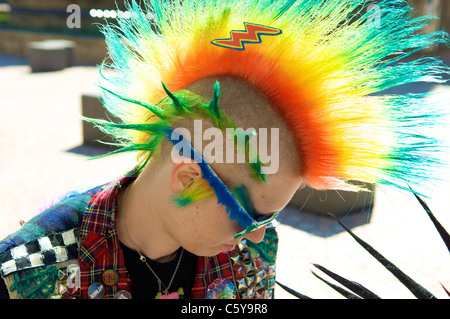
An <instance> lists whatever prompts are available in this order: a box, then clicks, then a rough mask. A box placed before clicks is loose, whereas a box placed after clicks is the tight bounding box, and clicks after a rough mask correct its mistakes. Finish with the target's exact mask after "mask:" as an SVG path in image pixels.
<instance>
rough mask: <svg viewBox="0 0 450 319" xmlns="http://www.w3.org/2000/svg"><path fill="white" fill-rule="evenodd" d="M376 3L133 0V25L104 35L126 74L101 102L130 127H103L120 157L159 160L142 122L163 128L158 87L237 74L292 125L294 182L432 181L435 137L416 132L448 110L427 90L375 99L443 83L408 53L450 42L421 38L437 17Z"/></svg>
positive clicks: (399, 3)
mask: <svg viewBox="0 0 450 319" xmlns="http://www.w3.org/2000/svg"><path fill="white" fill-rule="evenodd" d="M369 5H370V1H368V0H314V1H313V0H297V1H295V0H286V1H275V0H274V1H266V0H264V1H262V0H261V1H259V0H228V1H217V0H216V1H214V0H204V1H199V0H183V1H163V0H154V1H149V2H148V3H145V4H144V7H143V8H141V7H140V6H139V5H138V4H136V2H134V1H133V2H132V3H131V4H129V5H128V10H129V12H130V13H131V15H130V17H129V18H121V19H118V26H114V25H106V26H105V27H104V28H103V32H104V34H105V36H106V41H107V44H108V47H109V52H110V59H111V61H112V63H111V65H110V67H112V68H113V69H115V70H116V71H118V72H117V75H116V76H113V77H111V78H109V79H107V80H106V79H105V80H106V81H105V82H104V83H103V84H102V86H103V87H104V88H105V91H104V93H105V94H104V97H103V99H104V104H105V107H106V108H107V109H108V111H109V112H111V113H112V114H114V115H115V116H118V117H119V118H120V119H121V120H122V121H123V123H124V126H122V127H120V126H114V127H111V126H108V125H107V124H106V123H101V124H104V127H105V130H106V131H107V132H108V128H111V129H112V130H111V131H110V133H112V134H114V135H115V136H118V137H119V138H120V141H121V143H122V145H123V146H124V147H125V148H124V150H141V151H142V150H145V151H148V152H150V153H151V151H152V149H153V148H155V147H156V145H157V144H158V143H153V144H152V143H148V141H149V140H150V141H151V135H152V134H156V133H155V130H153V131H151V130H150V131H149V130H147V131H146V130H145V129H143V128H144V126H140V125H137V124H145V123H148V122H149V121H150V122H154V121H155V120H156V119H162V120H163V121H165V120H164V113H165V112H169V110H168V109H169V108H170V107H174V106H173V105H171V106H170V105H169V106H168V105H165V106H164V107H163V106H162V105H155V104H157V103H158V102H159V101H161V100H163V99H164V97H165V96H166V94H167V91H166V90H165V89H164V87H163V86H162V85H161V83H162V82H164V83H165V85H166V86H167V88H168V89H170V91H172V92H177V91H179V90H182V89H183V88H185V87H186V86H187V85H189V84H191V83H194V82H196V81H199V80H201V79H204V78H207V77H219V76H232V77H237V78H240V79H243V80H245V81H247V82H249V83H251V84H252V85H253V86H254V87H256V88H257V89H259V90H260V91H261V92H263V93H264V94H265V96H266V97H267V99H268V100H269V101H270V102H271V103H272V105H273V107H274V108H275V109H276V110H277V111H278V113H279V114H280V116H282V118H283V119H284V120H285V121H286V123H287V124H288V126H289V127H290V128H291V130H292V132H293V134H294V136H295V139H296V143H297V150H298V155H299V156H300V159H301V161H302V170H301V172H298V174H299V176H300V175H301V176H302V177H303V178H304V179H305V181H306V182H307V183H308V184H309V185H310V186H311V187H314V188H320V189H352V188H353V186H352V184H351V183H349V181H351V180H359V181H363V182H369V183H379V184H387V185H393V186H397V187H400V188H403V189H408V188H407V185H417V184H419V183H420V182H421V181H423V179H428V178H430V177H432V173H433V169H434V168H436V167H437V164H438V163H439V162H438V159H437V156H435V154H436V152H437V151H438V150H439V149H440V147H441V145H440V142H439V140H438V139H436V138H434V137H432V136H425V135H421V134H420V132H421V130H422V129H428V128H433V126H435V125H436V124H437V123H438V122H439V121H438V120H440V119H442V116H443V115H444V113H443V104H442V103H439V102H434V103H432V102H431V100H429V99H427V98H425V95H423V94H422V95H419V94H415V95H414V94H408V95H380V94H379V93H381V92H382V91H384V90H386V89H390V88H393V87H395V86H399V85H403V84H408V83H413V82H419V81H428V82H436V83H441V82H444V81H445V80H444V77H443V74H449V68H448V67H446V66H445V65H444V64H442V62H441V61H439V60H438V59H436V58H431V57H422V58H417V59H415V60H414V59H411V57H412V54H414V53H416V52H417V51H420V50H422V49H425V48H428V47H430V46H431V45H437V44H439V43H448V35H447V34H446V33H445V32H441V31H439V32H434V33H430V34H421V33H420V31H421V29H422V28H423V27H424V26H426V25H427V24H428V23H429V22H430V21H431V18H430V17H419V18H413V13H414V12H413V9H412V8H411V7H410V6H409V5H408V3H407V1H403V0H384V1H379V2H378V3H377V5H375V6H372V7H370V6H369ZM370 8H372V9H370ZM407 57H408V59H407V60H408V61H405V59H404V58H407ZM113 92H114V93H113ZM377 93H378V94H377ZM139 101H140V102H139ZM143 106H144V107H143ZM164 123H166V125H169V126H170V123H168V122H167V121H165V122H164ZM126 124H128V126H127V125H126ZM130 124H133V125H134V124H136V125H134V126H130ZM146 143H147V146H145V145H146Z"/></svg>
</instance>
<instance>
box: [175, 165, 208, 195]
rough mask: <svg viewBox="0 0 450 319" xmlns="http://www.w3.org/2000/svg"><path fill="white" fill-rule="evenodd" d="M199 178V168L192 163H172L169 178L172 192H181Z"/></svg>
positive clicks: (200, 174)
mask: <svg viewBox="0 0 450 319" xmlns="http://www.w3.org/2000/svg"><path fill="white" fill-rule="evenodd" d="M201 176H202V172H201V169H200V166H199V165H198V164H197V163H195V162H194V161H190V162H182V163H174V165H173V168H172V173H171V177H170V185H171V188H172V191H173V192H174V193H175V194H176V193H179V192H181V191H182V190H183V189H185V188H186V187H188V186H189V185H191V184H192V183H193V182H194V181H195V180H197V179H198V178H200V177H201Z"/></svg>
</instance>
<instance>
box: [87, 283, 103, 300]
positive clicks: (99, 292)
mask: <svg viewBox="0 0 450 319" xmlns="http://www.w3.org/2000/svg"><path fill="white" fill-rule="evenodd" d="M104 296H105V287H104V286H103V285H102V283H100V282H94V283H93V284H92V285H90V286H89V288H88V297H89V298H90V299H102V298H103V297H104Z"/></svg>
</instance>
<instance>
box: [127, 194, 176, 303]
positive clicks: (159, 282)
mask: <svg viewBox="0 0 450 319" xmlns="http://www.w3.org/2000/svg"><path fill="white" fill-rule="evenodd" d="M129 187H130V186H128V187H127V189H126V190H125V193H124V194H123V200H122V212H121V213H122V214H121V215H122V216H121V218H120V220H121V222H122V225H123V229H124V230H125V233H126V234H127V237H128V239H129V240H130V242H131V243H132V244H133V246H134V249H135V250H136V251H137V252H138V254H139V256H140V257H139V260H140V261H141V262H143V263H144V264H145V265H146V266H147V267H148V269H150V271H151V272H152V274H153V275H154V276H155V277H156V281H157V282H158V288H159V292H160V293H162V294H164V295H166V296H168V295H169V289H170V286H171V285H172V282H173V279H174V278H175V275H176V273H177V271H178V268H179V266H180V262H181V259H182V257H183V253H184V248H181V254H180V257H179V258H178V263H177V266H176V268H175V271H174V273H173V275H172V278H171V279H170V282H169V285H168V286H167V287H166V286H165V285H164V284H163V282H162V280H161V279H160V278H159V277H158V275H157V274H156V272H155V271H154V270H153V269H152V267H150V265H149V264H148V263H147V258H145V256H144V255H142V254H141V252H140V251H139V249H138V248H137V245H136V244H135V243H134V241H133V239H131V236H130V233H129V232H128V229H127V225H125V220H124V207H125V201H126V198H127V194H128V189H129ZM162 287H164V290H162V289H161V288H162Z"/></svg>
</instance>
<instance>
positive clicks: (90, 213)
mask: <svg viewBox="0 0 450 319" xmlns="http://www.w3.org/2000/svg"><path fill="white" fill-rule="evenodd" d="M133 180H134V177H132V176H131V174H127V175H125V176H123V177H122V178H120V179H119V180H117V181H116V182H113V183H111V184H109V186H106V187H105V188H104V189H102V190H101V191H99V192H98V193H97V194H95V195H94V196H93V198H92V200H91V201H90V203H89V205H88V207H87V209H86V212H85V214H84V216H83V221H82V224H81V230H80V252H79V261H80V270H81V297H82V298H83V299H87V298H89V297H88V288H89V287H90V286H91V285H92V284H93V283H96V282H102V274H103V272H104V271H106V270H111V269H112V270H114V271H116V272H117V273H118V275H119V281H118V283H117V284H116V285H113V286H107V285H104V287H105V296H104V298H106V299H109V298H114V295H115V294H116V293H117V292H118V291H119V290H126V291H128V292H130V293H131V291H130V284H131V280H130V278H129V275H128V272H127V270H126V268H125V263H124V258H123V253H122V249H121V248H120V242H119V238H118V236H117V232H116V227H115V215H116V211H117V201H116V199H117V194H118V193H119V191H120V190H121V189H122V187H124V186H126V185H128V184H129V183H130V182H132V181H133ZM217 278H226V279H228V280H230V281H231V282H234V280H233V274H232V269H231V266H230V261H229V258H228V254H225V253H221V254H219V255H217V256H214V257H199V259H198V264H197V274H196V277H195V282H194V285H193V288H192V292H191V295H192V296H191V297H192V298H195V299H205V298H206V293H207V290H208V286H209V285H210V284H211V283H212V282H213V281H214V280H215V279H217Z"/></svg>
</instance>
